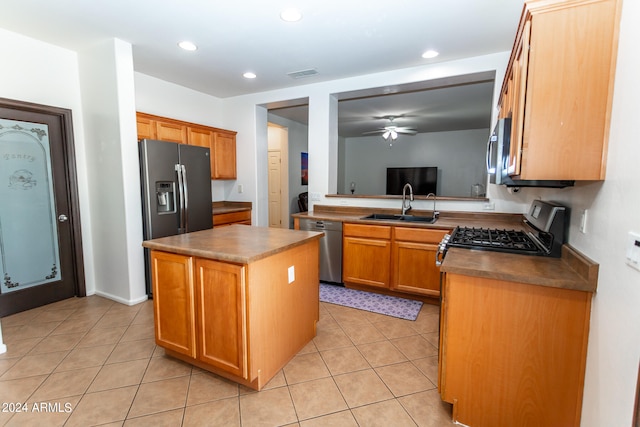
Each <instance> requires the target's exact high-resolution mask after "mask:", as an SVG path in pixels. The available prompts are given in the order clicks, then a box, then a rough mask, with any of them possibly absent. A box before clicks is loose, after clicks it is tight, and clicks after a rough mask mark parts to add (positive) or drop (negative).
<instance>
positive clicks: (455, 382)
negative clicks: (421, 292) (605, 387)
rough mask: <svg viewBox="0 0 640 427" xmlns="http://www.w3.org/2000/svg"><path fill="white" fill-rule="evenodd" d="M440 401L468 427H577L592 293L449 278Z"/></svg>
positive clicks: (444, 291) (476, 278)
mask: <svg viewBox="0 0 640 427" xmlns="http://www.w3.org/2000/svg"><path fill="white" fill-rule="evenodd" d="M443 286H444V289H443V301H442V307H443V310H444V313H445V314H444V317H442V323H441V341H440V359H439V369H440V381H439V390H440V393H441V396H442V400H444V401H446V402H450V403H454V411H453V413H454V414H456V415H455V416H456V419H455V420H454V421H458V422H460V423H462V424H465V425H472V426H479V427H482V426H524V425H532V426H533V425H535V426H579V425H580V413H581V411H580V410H581V407H582V391H583V387H584V372H585V364H586V351H587V339H588V330H589V313H590V311H591V294H590V293H588V292H582V291H574V290H569V289H561V288H551V287H546V286H536V285H529V284H523V283H517V282H506V281H500V280H495V279H488V278H480V277H470V276H462V275H457V274H449V273H447V274H446V276H445V281H444V285H443Z"/></svg>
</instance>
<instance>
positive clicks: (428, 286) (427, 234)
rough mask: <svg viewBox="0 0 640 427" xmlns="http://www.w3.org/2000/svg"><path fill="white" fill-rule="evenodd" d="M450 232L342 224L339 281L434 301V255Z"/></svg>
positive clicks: (437, 285) (436, 274)
mask: <svg viewBox="0 0 640 427" xmlns="http://www.w3.org/2000/svg"><path fill="white" fill-rule="evenodd" d="M449 231H450V230H443V229H425V228H415V227H400V226H388V225H380V226H378V225H368V224H351V223H345V224H344V226H343V249H342V251H343V252H342V253H343V266H342V280H343V281H344V282H345V283H346V284H347V286H349V285H356V286H357V287H363V289H364V288H369V289H371V290H376V289H377V290H386V291H391V292H402V293H408V294H412V295H419V296H426V297H434V298H437V297H439V295H440V268H439V267H437V266H436V264H435V255H436V251H437V250H438V244H439V243H440V241H441V240H442V237H444V235H445V234H446V233H448V232H449Z"/></svg>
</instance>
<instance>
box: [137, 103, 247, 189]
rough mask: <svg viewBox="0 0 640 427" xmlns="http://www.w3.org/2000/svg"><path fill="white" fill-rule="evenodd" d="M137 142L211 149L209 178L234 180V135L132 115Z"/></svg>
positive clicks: (163, 119) (158, 118) (222, 130)
mask: <svg viewBox="0 0 640 427" xmlns="http://www.w3.org/2000/svg"><path fill="white" fill-rule="evenodd" d="M136 119H137V124H138V139H158V140H161V141H170V142H178V143H180V144H189V145H197V146H199V147H207V148H209V149H211V179H236V178H237V172H236V132H234V131H230V130H225V129H218V128H214V127H210V126H204V125H198V124H194V123H189V122H182V121H179V120H174V119H169V118H166V117H160V116H154V115H151V114H145V113H136Z"/></svg>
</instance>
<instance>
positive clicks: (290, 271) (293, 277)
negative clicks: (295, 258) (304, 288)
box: [287, 265, 296, 283]
mask: <svg viewBox="0 0 640 427" xmlns="http://www.w3.org/2000/svg"><path fill="white" fill-rule="evenodd" d="M287 273H288V275H289V283H293V282H294V280H296V269H295V268H294V267H293V265H292V266H291V267H289V269H288V270H287Z"/></svg>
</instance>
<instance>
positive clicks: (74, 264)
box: [0, 99, 85, 317]
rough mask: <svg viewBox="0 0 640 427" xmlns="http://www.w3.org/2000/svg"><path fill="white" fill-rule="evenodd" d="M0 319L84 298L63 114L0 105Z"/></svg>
mask: <svg viewBox="0 0 640 427" xmlns="http://www.w3.org/2000/svg"><path fill="white" fill-rule="evenodd" d="M0 280H1V282H0V317H3V316H7V315H10V314H13V313H17V312H20V311H24V310H28V309H31V308H34V307H39V306H41V305H44V304H49V303H51V302H54V301H59V300H62V299H66V298H70V297H73V296H74V295H79V296H84V294H85V287H84V270H83V267H82V245H81V240H80V221H79V210H78V204H77V188H76V180H75V163H74V151H73V134H72V128H71V111H69V110H65V109H60V108H55V107H45V106H39V105H35V104H28V103H22V102H19V101H12V100H6V99H0Z"/></svg>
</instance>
